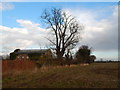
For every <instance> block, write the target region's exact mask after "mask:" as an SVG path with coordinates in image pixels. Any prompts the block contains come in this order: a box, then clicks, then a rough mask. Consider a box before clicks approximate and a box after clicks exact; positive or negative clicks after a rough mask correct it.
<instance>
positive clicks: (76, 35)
mask: <svg viewBox="0 0 120 90" xmlns="http://www.w3.org/2000/svg"><path fill="white" fill-rule="evenodd" d="M41 18H42V20H43V21H44V22H45V23H46V24H47V28H49V29H51V30H52V31H53V34H54V36H55V39H54V40H51V39H49V38H48V40H49V41H50V43H52V44H53V45H54V46H55V51H56V55H57V58H62V57H63V55H64V54H65V51H66V49H67V48H68V47H72V48H74V47H75V46H76V44H77V43H78V42H79V39H80V31H81V30H82V29H83V26H82V25H81V26H80V25H79V24H78V22H77V21H76V20H75V18H74V17H72V16H71V15H69V14H68V13H66V12H64V11H62V10H61V9H56V8H52V9H51V10H49V11H48V10H45V11H44V13H43V15H42V16H41ZM72 48H71V49H72Z"/></svg>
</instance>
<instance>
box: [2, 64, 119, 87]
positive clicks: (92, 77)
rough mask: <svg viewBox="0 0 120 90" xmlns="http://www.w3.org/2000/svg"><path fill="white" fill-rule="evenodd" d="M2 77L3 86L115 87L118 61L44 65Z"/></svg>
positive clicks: (116, 84)
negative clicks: (34, 69) (33, 69)
mask: <svg viewBox="0 0 120 90" xmlns="http://www.w3.org/2000/svg"><path fill="white" fill-rule="evenodd" d="M3 67H4V66H3ZM2 79H3V82H2V85H3V88H117V87H118V63H92V64H90V65H71V66H46V67H42V68H40V69H37V70H36V71H35V72H33V71H32V70H31V72H29V73H28V72H24V73H19V74H13V75H3V78H2Z"/></svg>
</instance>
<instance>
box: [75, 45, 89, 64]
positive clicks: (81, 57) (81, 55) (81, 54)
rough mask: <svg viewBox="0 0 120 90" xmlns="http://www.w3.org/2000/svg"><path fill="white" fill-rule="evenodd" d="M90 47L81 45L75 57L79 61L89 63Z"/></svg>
mask: <svg viewBox="0 0 120 90" xmlns="http://www.w3.org/2000/svg"><path fill="white" fill-rule="evenodd" d="M90 54H91V48H89V47H88V46H86V45H83V46H81V47H80V48H79V50H78V51H77V52H76V58H77V60H78V62H80V63H90Z"/></svg>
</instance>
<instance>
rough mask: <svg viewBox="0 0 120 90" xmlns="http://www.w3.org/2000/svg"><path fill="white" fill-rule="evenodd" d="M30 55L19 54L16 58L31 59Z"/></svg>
mask: <svg viewBox="0 0 120 90" xmlns="http://www.w3.org/2000/svg"><path fill="white" fill-rule="evenodd" d="M29 59H30V58H29V56H28V55H27V54H20V55H17V57H16V60H29Z"/></svg>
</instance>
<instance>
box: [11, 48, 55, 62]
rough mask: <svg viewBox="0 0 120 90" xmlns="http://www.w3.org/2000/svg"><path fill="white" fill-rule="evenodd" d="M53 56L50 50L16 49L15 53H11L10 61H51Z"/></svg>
mask: <svg viewBox="0 0 120 90" xmlns="http://www.w3.org/2000/svg"><path fill="white" fill-rule="evenodd" d="M53 56H54V55H53V53H52V52H51V50H50V49H29V50H20V49H16V50H15V51H14V52H12V53H10V59H12V60H41V59H51V58H53Z"/></svg>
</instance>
